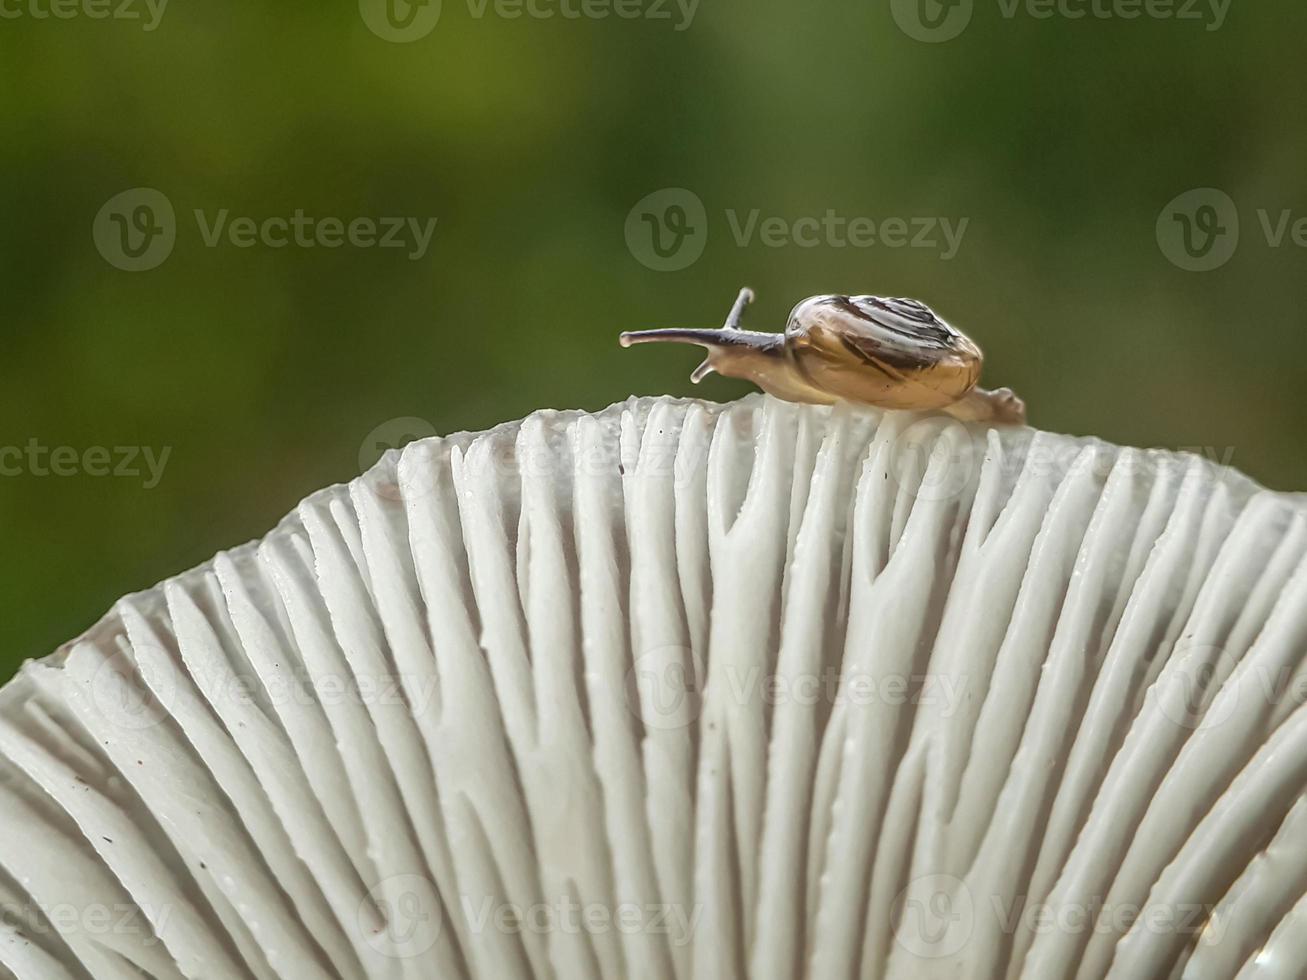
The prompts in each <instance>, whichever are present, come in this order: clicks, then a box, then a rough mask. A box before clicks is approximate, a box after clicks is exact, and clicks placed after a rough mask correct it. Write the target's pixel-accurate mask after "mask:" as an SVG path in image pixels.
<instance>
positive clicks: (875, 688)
mask: <svg viewBox="0 0 1307 980" xmlns="http://www.w3.org/2000/svg"><path fill="white" fill-rule="evenodd" d="M1305 560H1307V507H1305V506H1304V500H1303V498H1301V497H1297V496H1292V495H1285V494H1276V493H1270V492H1267V491H1264V490H1262V489H1261V488H1259V487H1258V486H1257V485H1256V484H1254V483H1253V482H1252V481H1250V480H1248V479H1247V478H1245V477H1243V476H1241V475H1239V474H1238V473H1236V472H1234V471H1233V470H1230V469H1227V468H1225V467H1221V466H1217V465H1215V464H1213V463H1212V462H1210V461H1208V460H1205V459H1203V458H1201V457H1198V456H1194V455H1188V454H1183V453H1170V452H1162V451H1141V450H1136V449H1121V448H1117V447H1114V446H1111V445H1108V444H1105V443H1103V442H1101V441H1098V440H1095V439H1078V438H1070V437H1066V436H1059V435H1051V434H1047V433H1042V432H1036V431H1033V430H1030V429H1020V428H1011V427H1009V428H1004V429H988V428H985V427H981V426H971V425H965V424H963V423H960V422H958V421H956V420H953V419H950V418H944V417H938V416H923V415H915V414H909V413H880V412H876V411H872V410H863V409H854V408H851V407H849V406H847V405H837V406H833V407H813V406H802V405H794V404H789V403H785V402H780V401H776V400H774V399H770V398H765V397H762V396H751V397H748V398H745V399H742V400H741V401H738V402H735V403H732V404H729V405H715V404H709V403H704V402H698V401H682V400H674V399H668V398H643V399H632V400H630V401H628V402H626V403H623V404H620V405H615V406H612V407H611V408H609V409H607V410H605V411H602V412H599V413H595V414H588V413H583V412H540V413H536V414H534V415H531V416H530V417H528V418H526V419H523V420H522V421H521V422H516V423H511V424H508V425H503V426H500V427H498V428H495V429H492V430H490V431H488V432H484V433H477V434H468V433H464V434H461V435H455V436H449V437H445V438H432V439H425V440H422V441H419V442H415V443H412V444H410V445H409V446H407V447H405V448H404V449H403V450H402V451H392V452H390V453H388V454H387V455H386V456H385V457H384V458H383V459H382V460H381V461H380V462H379V463H378V464H377V465H376V466H375V467H374V468H373V469H371V470H370V471H368V472H367V473H365V474H363V475H362V476H360V477H359V478H357V479H356V480H354V481H352V482H351V483H349V484H348V485H344V486H336V487H332V488H329V489H326V490H323V491H321V492H319V493H316V494H314V495H313V496H311V497H309V498H308V499H306V500H305V501H304V502H303V503H302V504H301V505H300V506H299V507H298V508H297V509H296V510H295V512H294V513H292V514H291V515H289V516H288V517H287V518H286V519H285V520H284V521H283V522H282V523H281V524H280V525H279V526H278V527H277V528H276V529H275V530H274V531H272V532H271V533H270V534H269V535H268V536H267V537H265V538H264V539H262V540H261V541H257V542H253V543H251V544H247V545H245V546H242V547H239V548H236V549H234V550H231V551H227V552H223V553H221V554H219V555H217V556H216V557H215V558H214V559H213V560H212V561H210V562H208V563H206V564H205V565H202V566H200V567H199V568H196V569H193V570H191V571H189V572H186V573H184V574H182V575H179V576H177V577H176V578H173V579H170V580H168V581H166V582H163V583H161V584H160V585H158V586H156V587H155V588H153V589H149V590H147V591H145V592H141V593H137V594H134V595H129V596H126V597H124V598H123V599H121V600H120V601H119V602H118V603H117V604H116V605H115V606H114V608H113V609H112V611H111V612H110V613H109V614H108V615H107V616H106V617H105V618H104V619H103V620H102V621H101V622H99V623H98V624H97V625H95V626H94V627H93V628H92V629H91V630H89V631H88V632H87V633H86V634H85V635H83V636H81V637H79V638H78V639H76V640H73V641H71V642H69V643H68V644H66V645H64V646H63V647H61V648H60V649H59V650H58V651H57V652H56V653H54V654H53V655H52V656H50V657H48V658H46V659H45V660H42V661H36V662H30V663H28V664H27V665H25V666H24V668H23V670H22V671H21V672H20V674H19V675H18V676H17V677H16V678H15V679H14V680H13V681H11V682H10V683H9V684H8V685H6V686H5V687H4V688H3V689H2V690H0V821H2V822H3V826H0V903H3V905H4V907H5V909H6V915H4V916H3V917H0V977H4V976H13V977H18V978H28V977H38V978H41V980H46V978H64V977H67V978H84V977H86V976H90V977H95V978H101V977H104V978H119V977H138V976H140V975H142V974H144V975H149V976H152V977H156V978H181V977H187V978H201V977H203V978H229V977H256V978H260V980H264V978H267V980H273V978H323V980H326V978H344V980H353V978H359V977H363V978H419V977H420V978H427V977H436V976H438V977H442V978H443V977H448V978H458V977H468V978H495V980H501V978H512V977H523V978H525V977H559V978H567V980H571V978H580V977H587V978H591V977H592V978H655V977H657V978H662V977H677V978H682V980H688V978H692V977H699V978H714V980H715V978H721V977H744V976H748V977H753V978H785V980H790V978H794V977H800V976H809V977H816V978H826V977H832V978H833V977H851V976H858V975H861V976H874V977H896V978H897V977H903V978H920V977H962V976H966V977H978V978H985V977H1007V976H1010V977H1018V976H1025V977H1034V978H1040V980H1043V978H1052V977H1064V976H1065V977H1073V976H1074V977H1106V976H1114V977H1124V978H1138V977H1155V976H1157V977H1161V976H1180V975H1181V974H1182V973H1183V976H1185V977H1193V978H1213V977H1235V976H1238V977H1279V976H1290V975H1295V974H1296V973H1297V972H1298V971H1300V970H1301V969H1302V967H1303V964H1304V963H1307V929H1305V928H1304V919H1307V898H1304V892H1305V891H1307V799H1305V796H1304V794H1305V792H1307V710H1304V707H1303V701H1304V700H1305V699H1307V660H1305V659H1304V654H1305V653H1307V561H1305Z"/></svg>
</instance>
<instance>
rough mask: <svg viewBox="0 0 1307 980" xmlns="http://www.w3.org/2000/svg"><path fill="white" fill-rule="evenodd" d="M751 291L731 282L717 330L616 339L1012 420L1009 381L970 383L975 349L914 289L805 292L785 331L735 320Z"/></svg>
mask: <svg viewBox="0 0 1307 980" xmlns="http://www.w3.org/2000/svg"><path fill="white" fill-rule="evenodd" d="M752 301H753V292H752V291H751V290H749V289H743V290H741V291H740V295H739V297H738V298H737V299H736V301H735V306H734V307H733V308H732V309H731V313H730V316H728V317H727V320H726V323H725V325H724V326H722V328H721V329H718V330H697V329H678V328H672V329H664V330H642V331H634V332H628V333H624V334H622V336H621V343H622V346H623V347H629V346H631V345H632V344H639V343H648V342H659V341H666V342H672V343H689V344H698V345H700V346H702V347H706V348H707V349H708V357H707V358H706V359H705V360H704V362H703V363H702V364H701V365H699V367H698V368H696V369H695V371H694V373H693V374H692V375H691V376H690V377H691V380H692V381H695V382H698V381H700V380H702V379H703V378H704V377H705V376H706V375H708V374H709V373H711V372H714V371H715V372H717V373H718V374H721V375H724V376H727V377H733V378H744V379H746V380H749V381H752V382H753V383H754V384H756V385H758V387H760V388H762V389H763V391H766V392H767V393H768V394H771V395H774V396H775V397H777V398H782V399H785V400H786V401H794V402H808V403H813V404H819V405H824V404H833V403H834V402H837V401H841V400H842V401H849V402H855V403H859V404H864V405H873V406H875V407H877V408H884V409H906V410H913V411H933V410H942V411H945V412H948V413H949V414H951V415H954V416H956V417H957V418H960V419H963V420H965V421H991V422H998V423H1015V424H1020V423H1023V422H1024V421H1025V404H1024V403H1023V402H1022V401H1021V399H1020V398H1018V397H1017V396H1016V395H1015V394H1013V392H1012V391H1011V390H1010V389H1007V388H1000V389H998V390H996V391H987V390H985V389H983V388H980V387H977V384H978V382H979V380H980V371H981V367H982V365H983V362H984V355H983V354H982V352H981V350H980V348H979V347H978V346H977V345H976V343H975V342H974V341H972V340H971V338H969V337H968V336H967V335H966V334H964V333H962V332H961V331H959V330H957V329H955V328H954V327H952V326H950V325H949V324H948V323H946V322H944V320H942V319H941V318H940V317H939V316H937V315H936V314H935V312H934V311H933V310H931V309H930V307H928V306H926V305H925V304H924V303H921V302H918V301H917V300H914V299H889V298H884V297H880V296H839V295H828V296H812V297H810V298H808V299H805V300H804V301H803V302H801V303H799V305H798V306H796V307H795V308H794V310H793V312H792V313H791V314H790V317H789V321H788V322H787V324H786V327H785V332H784V333H780V334H774V333H758V332H755V331H752V330H742V329H740V325H739V324H740V320H741V319H742V317H743V314H744V310H745V308H746V307H747V306H748V305H749V303H751V302H752Z"/></svg>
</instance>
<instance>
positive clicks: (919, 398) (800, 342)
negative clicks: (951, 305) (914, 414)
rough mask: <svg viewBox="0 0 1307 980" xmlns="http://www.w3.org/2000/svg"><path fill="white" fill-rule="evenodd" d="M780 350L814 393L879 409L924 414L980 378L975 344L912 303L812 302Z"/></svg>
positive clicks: (793, 317)
mask: <svg viewBox="0 0 1307 980" xmlns="http://www.w3.org/2000/svg"><path fill="white" fill-rule="evenodd" d="M785 352H786V355H787V356H788V358H789V360H790V363H791V364H793V365H794V369H795V370H796V371H798V372H799V373H800V374H802V375H803V377H804V379H805V380H806V381H807V382H808V384H809V385H811V386H812V387H814V388H817V389H819V390H821V391H823V392H825V393H827V394H829V395H834V396H836V397H838V398H842V399H844V400H846V401H851V402H862V403H864V404H867V405H875V406H877V407H879V408H897V409H918V410H928V409H936V408H943V407H945V406H946V405H951V404H953V403H954V402H956V401H958V400H959V399H961V398H962V397H963V396H965V395H966V394H967V393H968V392H970V391H971V389H972V388H974V387H975V386H976V382H978V381H979V380H980V368H981V364H982V362H983V360H984V355H983V354H982V353H981V352H980V348H979V347H977V346H976V345H975V343H974V342H973V341H972V340H971V339H970V338H969V337H967V336H966V334H963V333H961V332H959V331H957V330H954V329H953V328H952V327H951V326H949V325H948V324H947V323H945V322H944V321H943V320H941V319H940V318H939V317H938V316H936V315H935V313H934V311H932V310H931V308H930V307H929V306H926V305H925V304H924V303H919V302H917V300H915V299H884V298H882V297H879V296H813V297H811V298H809V299H805V300H804V301H803V302H802V303H800V304H799V305H798V306H796V307H795V308H794V312H793V313H791V314H790V319H789V322H788V323H787V324H786V327H785Z"/></svg>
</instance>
